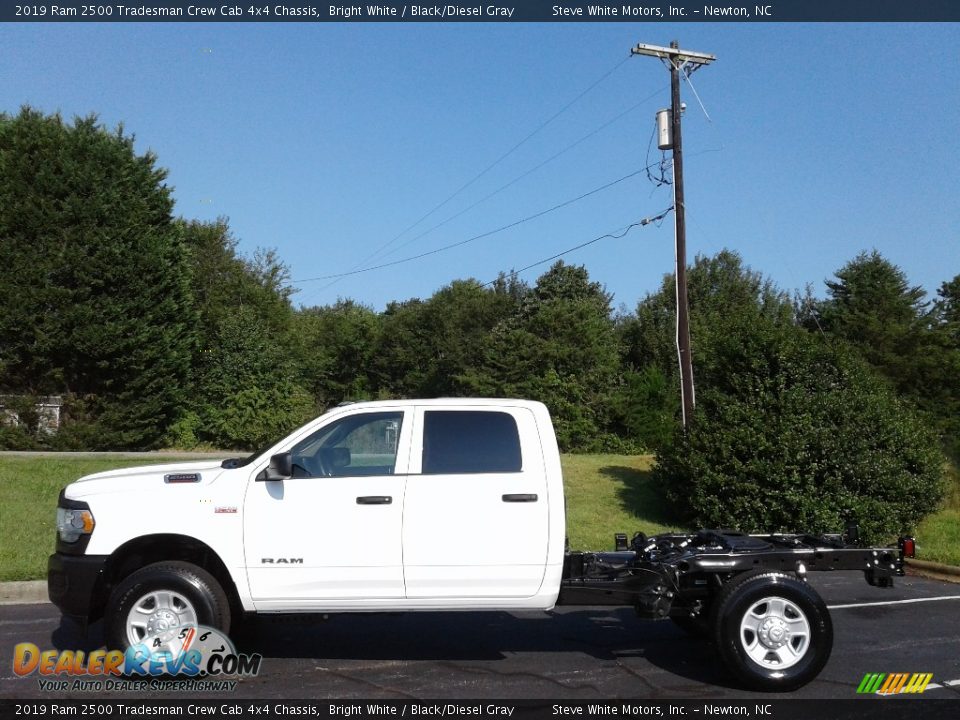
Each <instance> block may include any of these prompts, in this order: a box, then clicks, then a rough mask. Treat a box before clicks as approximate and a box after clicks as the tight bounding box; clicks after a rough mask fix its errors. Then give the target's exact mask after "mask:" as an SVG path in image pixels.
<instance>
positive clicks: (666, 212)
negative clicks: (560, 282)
mask: <svg viewBox="0 0 960 720" xmlns="http://www.w3.org/2000/svg"><path fill="white" fill-rule="evenodd" d="M672 210H673V206H672V205H671V206H670V207H668V208H667V209H666V210H664V211H663V212H661V213H659V214H658V215H653V216H651V217H645V218H643V219H642V220H637V221H636V222H635V223H630V224H629V225H627V226H626V227H625V228H623V230H621V231H619V232H612V233H607V234H605V235H600V236H599V237H595V238H594V239H593V240H587V241H586V242H584V243H580V244H579V245H574V246H573V247H572V248H567V249H566V250H564V251H562V252H558V253H557V254H556V255H551V256H550V257H548V258H544V259H543V260H537V261H536V262H534V263H530V264H529V265H526V266H525V267H522V268H520V269H519V270H512V271H511V272H510V274H511V275H519V274H520V273H522V272H525V271H527V270H529V269H531V268H535V267H537V265H544V264H546V263H548V262H550V261H551V260H556V259H557V258H561V257H563V256H564V255H568V254H569V253H572V252H574V251H575V250H580V249H581V248H585V247H587V246H588V245H593V244H594V243H596V242H600V241H601V240H606V239H607V238H612V239H614V240H619V239H620V238H622V237H624V236H625V235H626V234H627V233H628V232H630V231H631V230H633V228H635V227H643V226H644V225H650V224H651V223H659V222H660V221H661V220H663V219H664V218H665V217H666V216H667V215H669V214H670V212H671V211H672ZM497 280H499V278H497ZM497 280H491V281H489V282H485V283H484V284H483V285H481V286H480V287H486V286H487V285H493V283H495V282H497Z"/></svg>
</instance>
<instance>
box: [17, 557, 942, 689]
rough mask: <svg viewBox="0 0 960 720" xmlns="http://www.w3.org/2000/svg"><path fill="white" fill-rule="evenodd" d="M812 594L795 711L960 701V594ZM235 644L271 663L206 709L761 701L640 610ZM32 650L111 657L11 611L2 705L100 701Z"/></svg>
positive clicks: (276, 633)
mask: <svg viewBox="0 0 960 720" xmlns="http://www.w3.org/2000/svg"><path fill="white" fill-rule="evenodd" d="M810 582H811V584H812V585H814V586H815V587H816V588H817V590H818V591H819V592H820V593H821V595H822V596H823V597H824V599H825V600H826V602H827V604H828V605H829V606H830V607H831V614H832V617H833V624H834V634H835V641H834V648H833V654H832V656H831V658H830V662H829V663H828V665H827V667H826V668H825V669H824V671H823V672H822V673H821V674H820V677H819V678H817V680H815V681H814V682H812V683H810V684H809V685H807V686H806V687H804V688H801V689H800V690H798V691H796V692H794V693H791V694H790V697H797V698H851V697H855V693H856V688H857V685H858V684H859V683H860V681H861V679H862V678H863V676H864V675H865V674H866V673H878V672H884V673H892V672H908V673H913V672H928V673H933V681H932V684H931V685H930V687H929V688H928V690H927V691H926V692H925V693H924V695H923V697H924V698H940V699H948V698H952V699H960V652H958V650H960V585H951V584H948V583H943V582H939V581H936V580H927V579H922V578H915V577H907V578H901V579H898V580H897V584H896V587H895V588H893V589H880V588H873V587H870V586H868V585H867V584H866V582H864V580H863V577H862V575H861V574H859V573H812V574H811V576H810ZM878 603H882V604H878ZM235 640H236V643H237V646H238V649H239V650H240V651H241V652H247V653H253V652H256V653H261V654H262V655H263V658H264V659H263V662H262V666H261V672H260V674H259V676H257V677H255V678H248V679H245V680H242V681H241V682H240V685H239V686H238V687H237V689H236V690H235V691H234V692H232V693H228V694H222V695H219V696H218V695H217V694H216V693H210V694H208V695H205V696H204V697H209V698H210V699H214V698H217V697H228V698H263V699H292V698H315V699H319V698H337V699H341V700H349V699H352V698H357V699H372V698H389V699H398V700H402V699H411V698H430V699H455V698H490V699H501V698H502V699H524V698H545V699H557V700H561V699H592V698H646V699H664V700H666V699H673V698H686V699H717V700H724V699H727V700H729V699H736V698H750V697H760V696H759V695H757V694H753V693H749V692H746V691H744V690H741V689H740V688H738V687H737V686H736V685H734V684H733V683H732V682H731V680H730V679H729V677H728V676H727V675H726V673H725V672H724V670H723V668H722V667H720V666H719V663H718V661H717V660H716V659H715V657H714V655H713V652H712V650H711V648H710V646H709V645H708V644H706V643H705V642H702V641H699V640H695V639H692V638H689V637H687V636H686V635H685V634H684V633H683V632H681V631H680V630H679V629H677V628H676V627H674V625H673V623H671V622H669V621H661V622H653V621H641V620H638V619H637V618H636V617H635V616H634V615H633V612H632V610H630V609H627V608H602V607H598V608H584V607H571V608H558V609H557V610H556V611H555V612H553V613H550V614H543V613H506V612H484V613H479V612H478V613H472V612H471V613H446V614H440V613H430V614H416V613H409V614H376V615H341V616H334V617H332V618H330V619H329V620H327V621H323V620H322V619H321V618H307V619H304V618H274V619H263V620H259V621H257V622H256V623H255V624H253V625H252V626H251V627H250V628H249V629H248V630H245V631H244V632H242V633H241V634H239V635H237V636H236V637H235ZM20 642H32V643H34V644H36V645H38V646H39V647H40V648H41V649H48V648H58V649H87V650H89V649H93V648H95V647H97V646H98V645H99V643H100V636H99V627H98V626H97V625H95V626H93V628H92V633H91V636H90V637H88V638H84V637H83V635H82V634H81V633H80V631H79V628H78V627H76V626H75V625H73V624H72V623H70V622H61V619H60V616H59V614H58V611H57V610H56V608H54V607H53V606H52V605H47V604H36V605H7V606H0V668H2V670H0V697H4V698H17V699H21V698H37V697H47V698H53V697H86V698H87V699H89V697H90V696H89V695H86V696H82V695H79V694H74V695H71V694H69V693H64V694H57V693H49V692H43V691H41V690H40V689H39V686H38V681H37V677H36V676H35V675H34V676H30V677H27V678H19V677H16V676H15V675H14V674H13V672H12V657H13V648H14V645H15V644H17V643H20ZM104 697H110V698H111V699H117V700H119V699H123V698H124V697H125V696H124V694H123V693H117V694H111V695H104ZM126 697H129V695H128V696H126ZM136 697H138V698H141V699H142V698H145V697H156V698H163V699H168V698H169V699H173V698H177V697H178V695H177V694H176V693H163V694H159V693H158V694H153V695H143V694H141V695H137V696H136ZM190 697H194V698H195V697H197V696H196V694H191V695H190ZM763 697H767V698H769V697H770V696H763Z"/></svg>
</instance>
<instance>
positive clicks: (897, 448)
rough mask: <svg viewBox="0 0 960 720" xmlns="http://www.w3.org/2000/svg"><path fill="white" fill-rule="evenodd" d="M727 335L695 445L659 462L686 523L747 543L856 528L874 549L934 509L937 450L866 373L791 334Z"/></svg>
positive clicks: (731, 331) (694, 430)
mask: <svg viewBox="0 0 960 720" xmlns="http://www.w3.org/2000/svg"><path fill="white" fill-rule="evenodd" d="M727 330H728V331H727V332H723V333H717V334H716V336H715V337H716V340H715V341H714V343H713V345H714V347H713V348H711V353H710V355H711V367H710V368H707V369H706V370H705V372H704V373H703V375H704V383H703V385H704V387H702V388H698V392H697V402H698V404H697V409H696V412H695V415H694V419H693V422H692V423H691V426H690V428H689V431H688V433H687V434H686V435H685V436H684V435H683V433H682V432H678V433H677V434H676V436H675V437H674V440H673V442H672V443H671V444H669V445H668V446H666V447H664V448H663V449H662V450H661V451H660V453H659V455H658V465H657V470H656V474H657V477H658V480H659V481H660V483H661V484H662V485H663V486H664V487H666V488H667V494H668V497H669V499H670V500H671V501H672V502H673V504H674V507H675V508H677V509H678V510H679V511H680V514H681V515H683V516H684V519H686V520H688V521H691V522H692V523H694V524H696V525H700V526H707V527H735V528H738V529H741V530H744V531H751V532H758V531H761V532H766V531H802V532H816V533H820V532H833V531H838V530H842V529H843V527H844V526H845V525H846V524H847V523H850V522H856V523H858V524H859V526H860V531H861V537H862V539H863V540H864V541H865V542H870V543H876V542H884V541H887V540H889V539H890V537H891V536H893V535H895V534H897V533H900V532H905V531H909V530H912V529H913V528H914V527H915V526H916V524H917V523H918V522H919V521H920V520H921V519H922V518H923V517H924V516H925V515H927V514H928V513H930V512H932V511H933V510H935V509H936V507H937V506H938V503H939V502H940V500H941V499H942V497H943V494H944V482H943V456H942V454H941V452H940V450H939V449H938V445H937V441H936V439H935V437H934V436H933V435H932V434H931V433H930V432H929V431H928V430H927V429H926V427H925V426H924V425H923V424H922V423H921V422H920V421H919V419H918V418H917V416H916V415H915V414H914V412H913V411H912V410H911V409H910V408H909V407H907V406H906V405H904V404H903V403H902V402H900V401H899V400H898V399H897V398H896V396H895V395H894V394H893V392H892V391H891V390H890V389H889V388H888V386H886V385H885V384H884V383H883V382H882V381H880V380H878V379H877V378H876V377H875V376H874V375H873V374H872V373H871V371H870V370H869V369H867V368H866V367H865V365H864V364H863V363H862V361H859V360H857V359H856V358H854V357H853V356H852V355H851V354H849V353H848V352H847V351H846V350H845V349H844V348H842V347H838V346H830V345H828V344H826V343H825V342H824V341H823V340H822V339H821V338H819V337H816V336H813V335H809V334H807V333H804V332H802V331H799V330H797V329H796V328H794V327H791V326H789V325H787V326H775V325H772V324H768V323H757V322H756V320H754V322H753V323H752V324H750V323H745V324H742V325H740V326H739V327H736V326H731V327H729V328H727ZM713 368H717V369H718V370H716V371H714V370H713ZM719 368H723V372H720V371H719Z"/></svg>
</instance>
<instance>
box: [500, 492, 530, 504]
mask: <svg viewBox="0 0 960 720" xmlns="http://www.w3.org/2000/svg"><path fill="white" fill-rule="evenodd" d="M502 499H503V501H504V502H536V501H537V496H536V494H535V493H528V494H525V493H515V494H512V495H504V496H503V498H502Z"/></svg>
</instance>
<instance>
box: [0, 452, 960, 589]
mask: <svg viewBox="0 0 960 720" xmlns="http://www.w3.org/2000/svg"><path fill="white" fill-rule="evenodd" d="M193 459H195V458H193ZM172 460H176V458H171V457H169V456H167V457H162V458H137V459H131V458H118V457H109V456H108V457H96V458H91V457H77V458H70V457H23V456H19V457H17V456H0V527H2V528H3V532H2V533H0V581H5V580H32V579H41V578H44V577H45V576H46V567H47V556H48V555H49V554H50V553H51V552H53V547H54V533H55V515H56V506H57V497H58V495H59V494H60V489H61V488H62V487H63V486H64V485H67V484H68V483H70V482H72V481H73V480H76V479H77V478H79V477H80V476H82V475H88V474H90V473H94V472H98V471H101V470H109V469H111V468H118V467H130V466H134V465H144V464H150V463H151V462H153V463H160V462H171V461H172ZM562 462H563V476H564V484H565V487H566V496H567V534H568V536H569V538H570V547H571V548H572V549H575V550H576V549H579V550H612V549H613V534H614V533H615V532H624V533H627V536H628V537H629V536H631V535H632V534H633V533H634V532H636V531H637V530H640V531H643V532H645V533H647V534H648V535H649V534H652V533H657V532H663V531H667V530H675V529H678V527H677V526H676V525H673V524H671V521H670V516H669V513H668V512H667V511H666V508H665V506H664V504H663V501H662V499H661V498H660V495H659V493H658V492H657V490H656V488H655V487H654V486H653V482H652V480H651V477H650V468H651V467H652V465H653V458H652V456H649V455H636V456H629V455H564V456H563V457H562ZM950 482H951V493H950V496H949V499H948V501H947V502H946V504H945V506H944V508H943V509H941V511H940V512H938V513H936V514H934V515H932V516H930V517H929V518H927V519H926V520H924V522H923V523H922V524H921V525H920V527H919V528H918V529H917V544H918V554H919V555H920V557H922V558H923V559H925V560H934V561H938V562H946V563H950V564H953V565H960V473H958V472H957V470H956V469H955V468H954V469H951V472H950Z"/></svg>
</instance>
